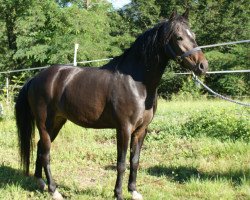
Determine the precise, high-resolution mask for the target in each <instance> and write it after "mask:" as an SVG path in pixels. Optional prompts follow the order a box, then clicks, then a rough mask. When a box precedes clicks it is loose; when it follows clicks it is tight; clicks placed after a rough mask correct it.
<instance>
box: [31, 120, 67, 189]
mask: <svg viewBox="0 0 250 200" xmlns="http://www.w3.org/2000/svg"><path fill="white" fill-rule="evenodd" d="M65 122H66V119H64V118H60V117H57V118H55V120H53V125H51V127H52V128H51V127H48V129H50V130H49V133H50V138H51V142H53V141H54V139H55V138H56V136H57V134H58V133H59V131H60V129H61V128H62V126H63V125H64V124H65ZM41 153H42V152H41V141H40V140H39V141H38V143H37V159H36V169H35V177H36V178H37V183H38V187H39V189H41V190H45V187H46V184H45V182H44V180H43V179H42V167H43V166H42V160H41V155H42V154H41Z"/></svg>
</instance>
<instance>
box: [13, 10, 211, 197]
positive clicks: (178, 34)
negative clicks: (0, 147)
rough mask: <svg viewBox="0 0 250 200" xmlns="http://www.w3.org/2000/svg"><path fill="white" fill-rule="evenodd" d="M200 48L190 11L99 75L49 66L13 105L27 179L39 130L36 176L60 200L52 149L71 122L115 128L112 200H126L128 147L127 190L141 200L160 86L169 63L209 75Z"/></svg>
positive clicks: (161, 26) (96, 70)
mask: <svg viewBox="0 0 250 200" xmlns="http://www.w3.org/2000/svg"><path fill="white" fill-rule="evenodd" d="M195 47H197V44H196V42H195V36H194V34H193V32H192V31H191V30H190V28H189V25H188V11H186V12H185V13H184V14H183V15H178V14H177V13H176V12H173V13H172V15H171V16H170V18H169V20H168V21H164V22H161V23H159V24H157V25H156V26H155V27H153V28H152V29H149V30H147V31H146V32H145V33H143V34H142V35H140V36H139V37H138V38H137V39H136V41H135V42H134V44H133V45H132V46H131V47H130V48H129V49H128V50H126V51H125V52H124V54H122V55H121V56H119V57H116V58H115V59H113V60H112V61H111V62H109V63H108V64H106V65H104V66H102V67H100V68H87V67H86V68H78V67H73V66H67V65H55V66H51V67H49V68H47V69H45V70H44V71H42V72H40V73H39V74H38V75H36V76H35V77H33V78H32V79H31V80H29V81H28V82H27V83H26V84H25V85H24V86H23V88H22V89H21V91H20V93H19V95H18V98H17V101H16V106H15V112H16V124H17V128H18V136H19V145H20V154H21V162H22V164H23V167H24V170H25V171H26V173H27V174H28V173H29V164H30V151H31V148H32V141H33V140H32V137H33V135H34V125H35V124H36V126H37V128H38V130H39V135H40V140H39V141H38V144H37V147H38V148H37V160H36V169H35V177H36V178H37V179H38V182H39V186H40V188H44V186H45V182H44V181H43V180H42V169H44V172H45V175H46V178H47V181H48V190H49V192H50V193H51V194H52V195H53V198H54V199H57V200H58V199H62V195H61V194H60V193H59V192H58V191H57V190H56V184H55V182H54V180H53V178H52V174H51V170H50V147H51V143H52V142H53V141H54V140H55V138H56V136H57V134H58V132H59V131H60V129H61V128H62V126H63V125H64V124H65V122H66V121H67V120H70V121H72V122H74V123H75V124H78V125H80V126H83V127H89V128H115V129H116V136H117V179H116V184H115V189H114V194H115V197H116V198H117V199H119V200H121V199H123V197H122V179H123V174H124V171H125V169H126V166H125V160H126V152H127V148H128V146H129V141H130V147H129V148H130V175H129V182H128V190H129V191H130V192H131V193H132V199H142V195H141V194H140V193H138V192H137V190H136V177H137V169H138V165H139V157H140V150H141V146H142V143H143V140H144V137H145V136H146V132H147V127H148V125H149V123H150V122H151V120H152V119H153V116H154V113H155V111H156V106H157V86H158V84H159V81H160V79H161V77H162V74H163V72H164V69H165V67H166V65H167V63H168V61H169V60H170V59H175V60H178V62H180V64H181V65H182V66H183V67H185V68H188V69H190V70H192V71H193V72H194V73H196V74H198V75H199V74H202V73H205V72H206V70H207V68H208V63H207V60H206V58H205V56H204V54H203V53H202V51H201V50H200V49H198V50H197V48H196V50H195V51H194V50H193V49H194V48H195Z"/></svg>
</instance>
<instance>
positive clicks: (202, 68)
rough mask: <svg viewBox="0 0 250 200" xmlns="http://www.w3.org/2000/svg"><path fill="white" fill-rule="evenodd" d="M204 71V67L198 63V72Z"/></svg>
mask: <svg viewBox="0 0 250 200" xmlns="http://www.w3.org/2000/svg"><path fill="white" fill-rule="evenodd" d="M204 69H205V67H204V65H203V64H202V63H199V70H201V71H203V70H204Z"/></svg>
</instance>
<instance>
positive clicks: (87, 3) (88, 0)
mask: <svg viewBox="0 0 250 200" xmlns="http://www.w3.org/2000/svg"><path fill="white" fill-rule="evenodd" d="M85 2H86V9H87V10H88V8H89V5H90V0H85Z"/></svg>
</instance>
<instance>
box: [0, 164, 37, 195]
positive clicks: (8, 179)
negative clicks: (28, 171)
mask: <svg viewBox="0 0 250 200" xmlns="http://www.w3.org/2000/svg"><path fill="white" fill-rule="evenodd" d="M6 185H17V186H20V187H22V188H23V189H24V190H27V191H34V190H36V189H37V185H36V180H35V178H34V177H32V176H25V175H24V173H23V172H22V171H21V170H17V169H13V168H11V167H8V166H4V165H1V166H0V189H1V188H4V187H5V186H6Z"/></svg>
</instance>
